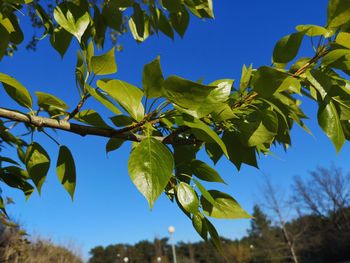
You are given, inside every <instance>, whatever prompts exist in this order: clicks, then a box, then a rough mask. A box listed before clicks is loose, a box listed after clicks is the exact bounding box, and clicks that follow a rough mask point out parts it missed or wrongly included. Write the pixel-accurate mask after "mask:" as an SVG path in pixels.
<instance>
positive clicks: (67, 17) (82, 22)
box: [53, 6, 90, 42]
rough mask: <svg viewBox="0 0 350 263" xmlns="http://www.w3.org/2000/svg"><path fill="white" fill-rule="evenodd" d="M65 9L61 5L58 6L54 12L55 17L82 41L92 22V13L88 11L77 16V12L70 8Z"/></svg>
mask: <svg viewBox="0 0 350 263" xmlns="http://www.w3.org/2000/svg"><path fill="white" fill-rule="evenodd" d="M65 9H66V8H63V10H62V9H61V7H60V6H57V7H56V8H55V10H54V13H53V15H54V18H55V20H56V21H57V23H58V24H59V25H60V26H61V27H63V28H64V29H65V30H66V31H68V32H69V33H71V34H72V35H74V36H75V37H76V38H77V39H78V41H79V42H80V41H81V38H82V36H83V34H84V32H85V30H86V29H87V27H88V25H89V24H90V15H89V13H87V12H86V13H84V14H83V15H82V16H79V17H77V14H78V13H77V12H73V13H72V11H71V10H70V9H69V8H67V9H66V10H65Z"/></svg>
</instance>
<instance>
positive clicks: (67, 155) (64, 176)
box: [56, 145, 76, 200]
mask: <svg viewBox="0 0 350 263" xmlns="http://www.w3.org/2000/svg"><path fill="white" fill-rule="evenodd" d="M56 172H57V176H58V179H59V181H60V183H61V184H62V185H63V187H64V188H65V189H66V190H67V192H68V193H69V195H70V196H71V198H72V200H73V198H74V191H75V185H76V170H75V163H74V159H73V156H72V153H71V152H70V150H69V149H68V148H67V147H66V146H64V145H61V146H60V150H59V153H58V159H57V164H56Z"/></svg>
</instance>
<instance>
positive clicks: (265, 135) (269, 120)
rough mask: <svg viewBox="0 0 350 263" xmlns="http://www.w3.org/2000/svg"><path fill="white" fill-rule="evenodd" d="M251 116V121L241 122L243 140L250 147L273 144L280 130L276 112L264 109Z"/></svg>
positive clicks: (241, 137)
mask: <svg viewBox="0 0 350 263" xmlns="http://www.w3.org/2000/svg"><path fill="white" fill-rule="evenodd" d="M251 118H252V120H250V121H249V120H248V121H242V122H240V123H239V130H240V139H241V142H242V143H243V144H244V145H246V146H248V147H252V146H258V145H260V144H265V143H268V144H271V143H272V140H273V139H274V137H275V136H276V134H277V130H278V119H277V115H276V113H275V112H274V111H270V110H264V111H261V112H257V113H256V114H253V115H252V116H251Z"/></svg>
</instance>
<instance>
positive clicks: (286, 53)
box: [273, 31, 305, 64]
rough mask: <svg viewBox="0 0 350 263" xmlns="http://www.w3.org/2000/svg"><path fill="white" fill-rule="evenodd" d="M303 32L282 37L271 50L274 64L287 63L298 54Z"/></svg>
mask: <svg viewBox="0 0 350 263" xmlns="http://www.w3.org/2000/svg"><path fill="white" fill-rule="evenodd" d="M304 35H305V32H304V31H303V32H298V33H294V34H291V35H288V36H285V37H283V38H282V39H281V40H279V41H278V42H277V44H276V46H275V49H274V50H273V61H274V62H275V63H283V64H284V63H288V62H289V61H291V60H293V59H294V58H295V57H296V55H297V54H298V51H299V48H300V45H301V42H302V41H303V38H304Z"/></svg>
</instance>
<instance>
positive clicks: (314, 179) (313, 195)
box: [293, 166, 350, 262]
mask: <svg viewBox="0 0 350 263" xmlns="http://www.w3.org/2000/svg"><path fill="white" fill-rule="evenodd" d="M293 200H294V201H295V202H296V205H297V206H298V207H299V208H300V213H302V214H304V216H302V217H300V218H299V219H298V221H300V222H299V225H300V223H301V221H304V225H305V222H306V221H307V222H308V223H309V224H310V225H308V227H307V229H306V232H305V233H304V234H303V239H304V241H305V243H304V245H305V246H303V245H301V250H305V248H308V247H314V248H315V247H318V248H319V250H320V253H321V254H322V255H323V258H324V259H325V260H345V259H349V258H350V251H349V249H348V248H349V247H350V174H345V173H343V172H342V170H341V169H340V168H338V167H335V166H332V167H330V168H323V167H318V168H317V169H316V170H314V171H311V172H310V177H309V179H302V178H301V177H300V176H298V177H295V178H294V195H293ZM309 214H311V215H309ZM306 250H307V249H306ZM325 262H327V261H325Z"/></svg>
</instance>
